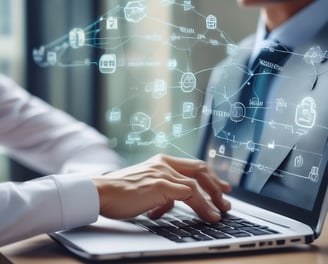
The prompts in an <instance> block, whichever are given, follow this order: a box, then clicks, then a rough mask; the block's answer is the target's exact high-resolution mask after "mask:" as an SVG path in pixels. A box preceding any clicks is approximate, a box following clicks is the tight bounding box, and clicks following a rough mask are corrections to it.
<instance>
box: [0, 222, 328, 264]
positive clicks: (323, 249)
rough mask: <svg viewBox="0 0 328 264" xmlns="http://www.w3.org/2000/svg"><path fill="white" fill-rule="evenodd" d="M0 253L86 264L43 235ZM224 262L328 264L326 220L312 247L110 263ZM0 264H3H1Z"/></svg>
mask: <svg viewBox="0 0 328 264" xmlns="http://www.w3.org/2000/svg"><path fill="white" fill-rule="evenodd" d="M0 251H1V253H2V254H3V255H4V256H6V257H7V258H8V259H9V260H11V261H12V262H13V263H15V264H16V263H17V264H21V263H22V264H41V263H42V264H43V263H47V264H55V263H56V264H57V263H61V264H71V263H86V262H85V261H84V260H82V259H79V258H77V257H75V256H73V255H72V254H71V253H69V252H68V251H66V250H65V249H64V248H62V247H61V246H60V245H58V244H57V243H56V242H54V241H53V240H51V239H50V238H49V237H48V236H46V235H40V236H36V237H34V238H31V239H27V240H25V241H21V242H18V243H15V244H11V245H8V246H6V247H2V248H1V249H0ZM221 261H222V262H223V263H225V264H236V263H241V262H242V263H243V264H247V263H251V264H257V263H258V264H262V263H266V264H271V263H272V264H273V263H275V264H276V263H280V264H284V263H298V264H302V263H307V264H308V263H311V264H324V263H328V219H327V220H326V223H325V227H324V230H323V232H322V234H321V236H320V237H319V239H317V240H316V241H315V242H314V243H313V244H311V245H302V246H298V247H293V248H287V249H280V250H270V251H257V252H251V253H250V252H247V253H242V254H224V255H215V256H193V257H188V258H177V257H175V258H165V259H138V260H124V261H117V262H115V261H113V262H111V263H129V264H136V263H138V264H150V263H156V264H172V263H174V264H176V263H179V264H187V263H188V264H192V263H197V264H205V263H207V264H209V263H211V264H212V263H213V264H214V263H215V264H217V263H218V262H221ZM0 263H5V262H2V261H1V257H0Z"/></svg>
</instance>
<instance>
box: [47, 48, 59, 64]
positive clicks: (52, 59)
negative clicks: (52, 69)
mask: <svg viewBox="0 0 328 264" xmlns="http://www.w3.org/2000/svg"><path fill="white" fill-rule="evenodd" d="M47 62H48V63H49V65H55V64H56V63H57V53H56V52H54V51H49V52H48V53H47Z"/></svg>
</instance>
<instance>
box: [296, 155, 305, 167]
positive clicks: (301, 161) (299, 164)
mask: <svg viewBox="0 0 328 264" xmlns="http://www.w3.org/2000/svg"><path fill="white" fill-rule="evenodd" d="M303 164H304V158H303V156H302V155H301V154H300V155H297V156H296V157H295V159H294V167H295V168H301V167H302V166H303Z"/></svg>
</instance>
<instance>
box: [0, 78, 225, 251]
mask: <svg viewBox="0 0 328 264" xmlns="http://www.w3.org/2000/svg"><path fill="white" fill-rule="evenodd" d="M0 124H1V125H0V145H1V146H2V147H4V148H5V149H6V153H7V154H8V155H9V156H10V157H12V158H14V159H15V160H17V161H19V162H20V163H22V164H25V165H27V166H28V167H30V168H33V169H35V170H36V171H39V172H41V173H43V174H44V175H48V176H44V177H41V178H38V179H34V180H30V181H25V182H3V183H0V201H1V202H0V246H3V245H5V244H8V243H11V242H15V241H18V240H21V239H24V238H28V237H31V236H33V235H36V234H41V233H49V232H54V231H60V230H66V229H70V228H74V227H78V226H82V225H87V224H90V223H92V222H94V221H96V220H97V217H98V215H99V214H101V215H103V216H105V217H109V218H113V219H126V218H131V217H134V216H137V215H139V214H142V213H145V212H148V214H149V216H150V217H151V218H158V217H160V216H161V215H162V214H164V213H165V212H167V211H168V210H169V209H171V208H172V207H173V203H174V201H175V200H180V201H184V202H185V203H186V204H188V205H189V206H190V207H191V208H193V209H194V210H195V211H196V212H197V213H198V214H199V216H200V217H201V218H203V219H204V220H206V221H209V222H215V221H218V220H219V219H220V213H219V210H222V211H225V210H228V209H229V208H230V204H229V202H227V201H225V200H224V199H223V197H222V193H223V192H228V191H229V189H230V186H229V185H228V184H227V183H225V182H223V181H221V180H220V179H219V178H218V177H217V176H216V175H215V174H214V172H213V171H212V170H210V169H209V168H208V166H207V165H206V164H205V163H204V162H203V161H199V160H191V159H183V158H175V157H171V156H167V155H163V154H158V155H156V156H154V157H151V158H149V159H148V160H146V161H144V162H141V163H139V164H135V165H133V166H129V167H125V168H123V163H122V159H121V157H119V156H118V155H117V154H116V153H115V152H114V151H113V150H111V149H110V147H109V146H108V142H107V139H106V138H105V137H104V136H103V135H101V134H99V133H98V132H97V131H96V130H94V129H93V128H91V127H88V126H87V125H85V124H83V123H81V122H78V121H77V120H75V119H73V118H72V117H70V116H69V115H67V114H66V113H64V112H62V111H59V110H58V109H54V108H53V107H51V106H50V105H48V104H46V103H45V102H43V101H41V100H40V99H38V98H36V97H34V96H32V95H30V94H29V93H27V92H26V91H25V90H24V89H22V88H21V87H20V86H18V85H17V84H16V83H15V82H14V81H12V80H10V79H9V78H7V77H5V76H3V75H1V74H0ZM196 182H198V183H199V185H200V186H202V187H203V189H204V190H205V191H206V192H207V193H208V194H209V195H210V197H211V199H212V201H213V203H214V204H215V205H216V206H217V209H214V208H212V205H210V204H209V203H208V200H207V199H205V197H204V196H203V193H202V192H200V191H199V189H198V188H197V185H196Z"/></svg>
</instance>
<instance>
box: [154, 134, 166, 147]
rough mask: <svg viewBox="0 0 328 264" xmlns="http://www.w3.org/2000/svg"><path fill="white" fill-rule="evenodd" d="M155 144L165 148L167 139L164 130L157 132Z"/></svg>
mask: <svg viewBox="0 0 328 264" xmlns="http://www.w3.org/2000/svg"><path fill="white" fill-rule="evenodd" d="M155 145H156V146H157V147H159V148H166V147H167V145H168V140H167V137H166V134H165V133H164V132H159V133H157V134H156V137H155Z"/></svg>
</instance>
